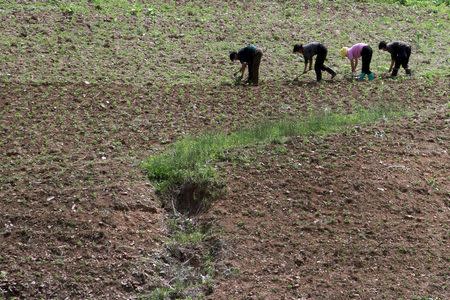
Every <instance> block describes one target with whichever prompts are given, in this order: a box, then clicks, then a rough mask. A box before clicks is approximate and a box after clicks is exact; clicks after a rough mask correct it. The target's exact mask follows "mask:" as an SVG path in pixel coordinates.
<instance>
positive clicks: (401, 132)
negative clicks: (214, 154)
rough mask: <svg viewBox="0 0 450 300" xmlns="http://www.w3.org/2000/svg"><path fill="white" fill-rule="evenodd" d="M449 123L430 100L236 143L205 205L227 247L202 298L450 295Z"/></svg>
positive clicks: (445, 112) (444, 112)
mask: <svg viewBox="0 0 450 300" xmlns="http://www.w3.org/2000/svg"><path fill="white" fill-rule="evenodd" d="M449 129H450V126H449V115H448V107H447V105H436V106H435V107H434V108H433V109H431V110H430V111H428V112H427V113H426V114H424V115H416V116H415V117H413V118H412V119H408V120H403V121H402V122H400V123H391V124H389V123H388V124H378V125H375V126H371V127H369V128H364V129H361V128H358V129H355V130H354V131H352V132H348V133H344V134H336V135H333V136H329V137H326V138H311V139H307V140H306V139H301V138H293V139H292V140H290V141H288V142H287V143H286V144H285V145H284V146H280V145H271V146H268V147H265V148H264V149H263V150H261V149H260V150H259V151H256V153H255V150H246V151H244V152H242V153H240V155H247V156H248V157H252V156H255V155H256V158H255V160H254V161H253V162H252V163H250V164H247V165H244V166H242V164H240V165H239V164H236V165H226V166H225V170H226V172H227V176H226V178H228V181H229V182H228V196H226V197H225V198H223V199H221V200H220V201H217V202H216V203H215V204H214V206H213V208H212V210H211V212H210V216H209V217H210V218H212V219H214V220H215V221H216V222H217V224H218V226H220V227H222V228H223V229H224V233H223V236H224V237H225V238H226V240H225V243H226V244H227V248H228V249H229V252H228V257H227V258H226V259H225V260H224V262H223V265H222V267H221V268H222V272H221V273H220V274H221V275H220V276H219V278H217V282H218V284H217V286H216V289H215V291H214V294H213V295H212V296H211V297H210V299H400V298H401V299H415V297H417V299H418V298H420V297H433V299H448V298H449V297H450V291H449V290H448V282H449V276H450V273H449V271H448V261H449V258H450V256H449V254H450V247H449V243H448V233H449V227H448V224H449V221H450V214H449V208H450V198H449V196H450V172H449V169H448V166H449V162H450V157H449V153H448V149H449V148H450V138H449V137H450V130H449ZM280 147H281V148H280ZM249 151H250V152H249ZM427 299H428V298H427ZM430 299H431V298H430Z"/></svg>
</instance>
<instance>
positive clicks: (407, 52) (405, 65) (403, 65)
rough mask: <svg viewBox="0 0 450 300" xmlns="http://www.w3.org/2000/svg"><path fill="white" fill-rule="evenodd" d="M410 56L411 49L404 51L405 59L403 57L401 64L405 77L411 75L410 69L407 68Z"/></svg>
mask: <svg viewBox="0 0 450 300" xmlns="http://www.w3.org/2000/svg"><path fill="white" fill-rule="evenodd" d="M410 56H411V47H408V48H407V49H406V57H405V61H404V62H403V64H402V67H403V69H405V73H406V74H407V75H411V69H410V68H409V67H408V64H409V57H410Z"/></svg>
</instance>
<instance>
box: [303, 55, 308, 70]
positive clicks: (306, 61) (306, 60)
mask: <svg viewBox="0 0 450 300" xmlns="http://www.w3.org/2000/svg"><path fill="white" fill-rule="evenodd" d="M303 60H304V61H305V68H304V69H303V74H304V73H306V72H307V69H308V63H309V58H307V57H303Z"/></svg>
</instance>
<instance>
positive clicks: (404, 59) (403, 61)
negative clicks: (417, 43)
mask: <svg viewBox="0 0 450 300" xmlns="http://www.w3.org/2000/svg"><path fill="white" fill-rule="evenodd" d="M410 56H411V47H408V48H405V49H404V50H403V51H402V52H400V53H399V54H398V55H397V57H396V58H395V59H394V63H395V64H394V69H393V70H392V76H397V74H398V70H399V69H400V66H402V67H403V69H405V72H406V74H408V75H411V70H410V69H409V68H408V63H409V57H410Z"/></svg>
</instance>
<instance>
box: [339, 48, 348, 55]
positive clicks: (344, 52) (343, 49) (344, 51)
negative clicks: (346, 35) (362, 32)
mask: <svg viewBox="0 0 450 300" xmlns="http://www.w3.org/2000/svg"><path fill="white" fill-rule="evenodd" d="M347 52H348V48H347V47H342V49H341V51H340V52H339V53H340V54H341V57H342V58H345V57H346V56H347Z"/></svg>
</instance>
